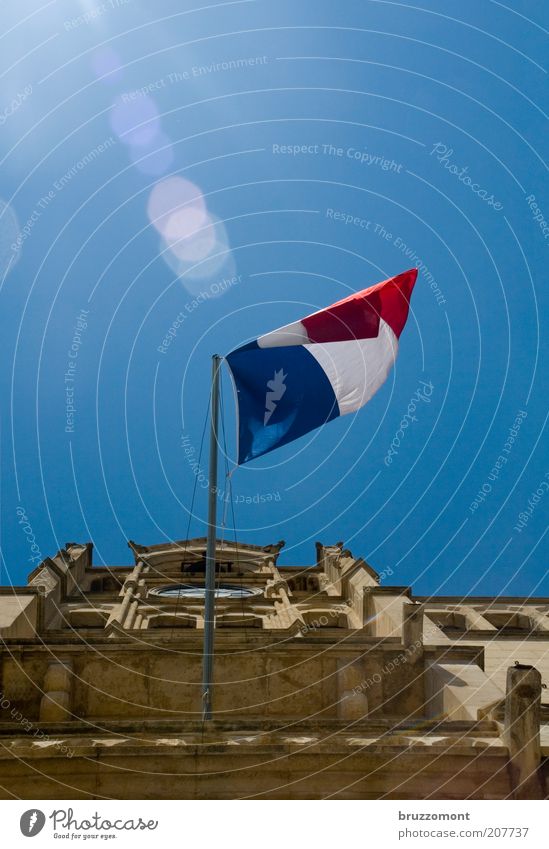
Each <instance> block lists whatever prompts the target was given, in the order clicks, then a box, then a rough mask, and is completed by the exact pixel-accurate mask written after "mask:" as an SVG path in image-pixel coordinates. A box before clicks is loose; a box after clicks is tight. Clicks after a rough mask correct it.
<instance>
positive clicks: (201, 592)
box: [151, 584, 261, 598]
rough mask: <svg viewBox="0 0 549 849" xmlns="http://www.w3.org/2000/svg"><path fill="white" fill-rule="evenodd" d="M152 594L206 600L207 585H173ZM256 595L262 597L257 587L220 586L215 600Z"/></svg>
mask: <svg viewBox="0 0 549 849" xmlns="http://www.w3.org/2000/svg"><path fill="white" fill-rule="evenodd" d="M151 592H152V593H154V595H160V596H163V597H165V598H204V597H205V595H206V586H205V584H171V585H170V586H169V587H159V588H158V589H155V590H151ZM254 595H261V590H260V589H257V588H256V587H238V586H234V585H231V584H218V586H216V588H215V598H249V597H250V596H254Z"/></svg>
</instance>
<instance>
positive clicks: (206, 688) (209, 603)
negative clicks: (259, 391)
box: [202, 354, 221, 719]
mask: <svg viewBox="0 0 549 849" xmlns="http://www.w3.org/2000/svg"><path fill="white" fill-rule="evenodd" d="M220 366H221V357H219V356H218V355H217V354H214V356H213V357H212V394H211V429H210V466H209V470H208V541H207V544H206V592H205V598H204V653H203V656H202V719H211V718H212V685H213V652H214V622H215V619H214V616H215V541H216V525H217V516H216V510H217V432H218V421H219V369H220Z"/></svg>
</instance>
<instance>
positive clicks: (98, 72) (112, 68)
mask: <svg viewBox="0 0 549 849" xmlns="http://www.w3.org/2000/svg"><path fill="white" fill-rule="evenodd" d="M91 67H92V71H93V72H94V74H95V76H96V77H97V78H98V79H100V80H101V82H102V83H105V84H106V85H113V84H114V83H117V82H118V81H119V80H120V79H121V78H122V60H121V58H120V56H119V55H118V53H117V52H116V50H113V49H112V47H103V48H102V49H101V50H98V51H97V52H96V53H94V54H93V56H92V58H91Z"/></svg>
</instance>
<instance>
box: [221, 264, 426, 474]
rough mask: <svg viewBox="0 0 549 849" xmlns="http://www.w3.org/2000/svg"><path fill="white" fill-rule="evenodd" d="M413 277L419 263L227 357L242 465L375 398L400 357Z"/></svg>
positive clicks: (415, 275)
mask: <svg viewBox="0 0 549 849" xmlns="http://www.w3.org/2000/svg"><path fill="white" fill-rule="evenodd" d="M416 278H417V269H416V268H413V269H410V271H405V272H404V273H403V274H399V275H398V276H397V277H391V278H390V279H389V280H384V281H383V282H382V283H378V284H377V285H376V286H370V288H369V289H364V290H363V291H362V292H357V293H356V294H354V295H351V296H350V297H348V298H344V299H343V300H342V301H338V302H337V303H335V304H333V305H332V306H331V307H326V309H323V310H319V311H318V312H315V313H313V314H312V315H308V316H307V317H306V318H302V319H301V321H294V322H293V323H292V324H287V325H286V326H285V327H280V328H279V329H278V330H273V331H272V332H271V333H267V334H266V335H265V336H260V337H259V338H258V339H256V340H255V341H254V342H250V343H249V344H248V345H243V346H242V347H241V348H237V349H236V350H235V351H232V353H230V354H229V355H228V356H227V358H226V359H227V363H228V365H229V368H230V370H231V373H232V376H233V380H234V384H235V387H236V394H237V410H238V463H239V464H242V463H247V462H248V461H249V460H253V459H254V458H255V457H260V456H261V455H262V454H266V453H267V452H268V451H272V450H273V449H274V448H278V447H279V446H280V445H285V444H286V443H287V442H291V441H292V440H294V439H298V438H299V437H300V436H303V434H305V433H308V432H309V431H310V430H314V429H315V428H317V427H320V425H323V424H324V423H325V422H329V421H331V420H332V419H335V418H337V416H344V415H346V414H347V413H353V412H354V411H355V410H358V409H359V408H360V407H362V406H363V405H364V404H366V402H367V401H369V400H370V398H371V397H372V395H373V394H374V393H375V392H377V390H378V389H379V387H380V386H381V385H382V384H383V383H384V381H385V379H386V377H387V375H388V373H389V371H390V369H391V366H392V365H393V363H394V361H395V358H396V355H397V352H398V340H399V336H400V334H401V332H402V329H403V327H404V325H405V324H406V319H407V318H408V308H409V303H410V296H411V294H412V289H413V288H414V283H415V282H416Z"/></svg>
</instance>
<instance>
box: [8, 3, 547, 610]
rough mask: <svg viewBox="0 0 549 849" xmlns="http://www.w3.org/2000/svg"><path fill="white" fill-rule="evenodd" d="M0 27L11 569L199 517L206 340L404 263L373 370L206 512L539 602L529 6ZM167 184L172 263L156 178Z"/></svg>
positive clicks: (537, 89)
mask: <svg viewBox="0 0 549 849" xmlns="http://www.w3.org/2000/svg"><path fill="white" fill-rule="evenodd" d="M1 28H2V30H1V32H0V44H1V48H2V49H1V53H0V55H1V57H2V58H1V69H0V73H1V74H2V78H3V79H2V82H3V89H2V99H3V100H2V102H0V124H1V128H0V129H1V135H0V145H1V152H0V157H1V161H2V169H1V186H0V198H1V201H2V202H1V203H0V280H1V283H2V288H1V291H0V310H1V311H0V323H1V334H2V335H1V338H2V342H3V353H4V355H3V357H2V362H1V365H0V380H1V392H2V420H1V424H2V480H1V486H2V490H1V497H2V524H1V545H2V555H3V561H2V566H3V571H2V583H9V582H12V583H14V584H17V583H25V580H26V574H27V573H28V572H29V571H30V569H31V568H32V567H33V565H34V563H33V561H32V558H33V557H34V558H35V559H37V558H38V559H39V557H40V556H47V555H51V554H53V553H54V552H55V551H57V549H58V548H59V547H60V546H62V545H63V544H64V543H65V542H66V541H73V540H74V541H88V540H92V541H93V542H94V545H95V552H96V553H95V560H96V562H97V563H108V564H123V563H127V562H129V561H130V552H129V550H128V548H127V545H126V541H127V539H128V538H131V539H134V540H136V541H137V542H140V543H143V544H152V543H155V542H164V541H167V540H170V539H181V538H184V537H185V536H186V534H187V529H188V528H189V526H190V535H191V536H198V535H203V534H204V533H205V524H204V520H205V516H206V495H205V489H204V488H203V487H202V486H201V483H200V482H199V483H198V485H197V487H196V492H195V497H194V507H193V514H192V515H191V516H190V517H189V510H190V507H191V503H193V489H194V484H195V475H194V472H193V464H194V463H196V462H198V460H199V454H200V445H201V437H202V433H203V427H204V417H205V413H206V407H207V399H208V391H209V379H210V368H211V365H210V357H211V355H212V354H213V353H220V354H225V353H227V352H228V351H230V350H231V349H232V348H234V347H236V346H238V345H239V344H242V343H243V342H244V341H245V340H247V339H249V338H253V337H255V336H257V335H260V334H261V333H264V332H266V331H268V330H270V329H273V328H275V327H277V326H279V325H282V324H286V323H288V322H290V321H293V320H295V319H298V318H300V317H301V316H303V315H305V314H307V313H309V312H312V311H313V310H315V309H317V308H320V307H322V306H326V305H328V304H330V303H332V302H333V301H335V300H338V299H340V298H342V297H345V296H346V295H347V294H349V293H351V292H352V291H356V290H359V289H362V288H364V287H366V286H368V285H371V284H374V283H376V282H378V281H380V280H382V279H384V278H386V277H389V276H391V275H394V274H397V273H399V272H401V271H404V270H405V269H407V268H409V267H410V266H412V265H419V266H420V273H419V275H418V282H417V285H416V289H415V293H414V296H413V301H412V312H411V315H410V318H409V321H408V324H407V327H406V329H405V331H404V333H403V335H402V337H401V348H400V354H399V358H398V360H397V364H396V368H395V369H394V371H393V373H392V374H391V376H390V379H389V380H388V381H387V383H386V384H385V386H384V387H383V388H382V390H381V391H380V392H379V393H378V394H377V395H376V397H375V398H374V399H373V400H372V402H370V403H369V404H368V405H367V406H366V407H365V408H364V409H363V410H361V411H360V412H359V413H358V414H357V415H356V416H347V417H343V418H341V419H339V420H336V421H334V422H332V423H330V424H329V425H327V426H326V427H325V428H323V429H321V430H320V431H318V432H316V433H314V434H313V435H312V436H311V437H305V438H303V439H301V440H299V441H298V442H295V443H293V444H292V445H289V446H286V447H284V448H282V449H280V450H279V451H277V452H276V453H273V454H271V455H267V456H266V457H264V458H260V459H259V460H256V461H254V462H252V463H250V464H248V465H247V466H245V467H243V468H241V469H238V470H237V471H236V472H235V473H234V475H233V476H232V503H231V504H230V505H229V508H228V510H227V514H228V515H227V529H226V534H227V536H232V535H233V528H232V525H233V515H232V514H233V509H234V519H235V523H236V526H237V536H238V539H240V540H242V541H248V542H254V543H259V544H267V543H269V542H276V541H278V540H279V539H282V538H283V539H285V540H286V544H287V545H286V549H285V552H284V554H283V555H282V561H281V562H282V563H286V564H307V563H311V562H313V559H314V543H315V541H316V540H320V541H322V542H324V543H333V542H336V541H338V540H344V541H345V543H346V545H347V546H348V547H349V548H350V549H351V550H352V551H353V553H355V554H356V555H362V556H363V557H364V558H365V559H366V560H368V561H369V562H370V563H371V564H372V565H373V566H374V567H375V568H377V570H378V571H379V572H381V573H383V574H384V581H385V583H394V584H398V585H406V584H412V585H413V587H414V589H415V591H416V592H418V593H422V594H428V593H443V594H465V593H473V594H478V595H481V594H490V595H492V594H500V593H501V594H507V595H508V594H519V595H528V594H530V593H532V594H543V593H545V594H549V580H548V575H547V560H546V555H545V552H546V545H545V538H544V534H545V529H546V525H547V511H548V508H549V493H547V488H548V487H547V483H546V482H547V481H548V480H549V478H548V477H547V474H548V473H549V461H548V460H547V452H546V450H545V428H546V417H547V390H546V387H545V386H544V383H543V375H544V374H546V371H547V341H546V340H547V335H548V333H547V331H548V328H547V282H546V273H545V270H546V257H547V251H548V248H549V230H548V229H547V225H546V224H545V230H544V222H545V221H547V220H549V195H548V193H547V184H548V183H547V172H546V165H545V160H546V158H547V126H546V116H545V114H544V109H546V107H547V103H546V98H544V96H543V95H544V92H545V91H546V90H547V73H546V69H545V68H544V67H543V66H544V63H545V62H546V57H547V29H548V28H549V15H548V13H547V10H544V8H543V6H542V4H534V3H531V2H529V3H528V2H514V3H513V4H512V9H511V4H509V6H506V5H505V4H503V3H499V2H493V0H483V2H482V3H480V4H479V3H475V2H464V3H461V4H459V6H456V4H454V3H450V2H449V0H443V2H434V0H425V2H424V3H423V4H422V5H421V7H420V6H415V5H413V4H411V3H406V2H403V3H393V2H389V0H387V2H381V1H379V0H378V1H376V2H374V0H360V2H351V0H349V2H344V3H338V4H334V3H332V2H327V0H325V1H324V2H322V0H320V2H319V0H315V2H309V0H303V2H301V3H295V2H286V0H282V2H277V3H276V4H275V3H271V2H268V0H249V1H248V0H246V2H232V3H216V4H209V5H208V4H206V3H204V4H203V6H202V7H200V6H199V4H198V3H196V2H194V0H193V2H190V0H183V2H181V0H178V2H177V3H176V2H159V3H155V4H154V5H151V4H145V3H143V2H137V0H127V2H125V3H124V2H122V0H112V2H111V0H108V1H107V2H104V3H102V2H100V0H98V2H95V0H82V2H80V3H74V2H73V3H70V4H69V3H62V2H53V3H43V2H38V0H32V2H30V3H28V4H25V11H24V13H23V11H22V7H21V5H20V4H18V3H15V2H13V0H10V2H8V3H6V11H5V12H3V16H2V24H1ZM174 178H175V182H174ZM189 181H190V183H191V184H192V185H191V187H190V191H191V195H192V191H196V192H197V194H196V198H195V200H196V204H195V207H196V209H195V211H196V210H198V211H197V213H196V214H197V216H198V217H200V215H202V216H206V219H205V220H206V221H207V228H206V230H205V231H204V233H205V236H204V238H205V240H206V244H204V243H203V242H199V243H198V244H197V243H196V242H194V241H193V239H195V235H192V237H189V240H190V241H189V245H188V246H187V247H188V250H187V247H185V246H186V244H187V243H186V242H184V250H183V252H182V255H181V253H180V254H179V255H178V256H176V254H175V253H174V250H173V249H174V243H173V241H172V242H170V238H172V237H171V236H170V234H169V233H167V232H166V231H164V230H162V227H159V226H158V221H156V225H157V226H155V224H154V223H153V222H152V220H151V219H152V218H154V217H155V216H154V215H152V214H151V203H152V201H151V198H152V197H155V198H156V199H157V200H158V199H159V198H160V202H161V203H162V201H163V198H164V199H165V197H166V194H165V193H168V195H169V192H170V191H171V189H174V190H175V191H183V192H184V191H188V190H189ZM158 187H160V188H158ZM174 187H175V188H174ZM193 187H194V188H193ZM155 192H156V194H155ZM163 193H164V194H163ZM191 200H192V198H191ZM193 203H194V201H193ZM198 206H199V207H200V209H198ZM195 207H193V204H191V208H193V209H194V208H195ZM185 209H186V210H187V211H188V209H189V206H188V205H187V206H186V207H185ZM335 212H338V213H343V215H340V216H336V217H334V213H335ZM176 223H177V226H179V227H181V228H182V233H183V235H185V234H188V233H189V232H191V233H194V231H192V230H191V231H189V229H188V228H189V226H190V224H189V220H188V217H187V218H185V216H183V218H182V219H178V222H176ZM185 228H187V230H185ZM160 231H162V232H160ZM172 235H173V234H172ZM203 235H204V234H203ZM180 237H181V233H180V234H179V236H178V238H180ZM190 242H192V244H191V243H190ZM177 244H179V242H177ZM186 250H187V252H186V253H185V251H186ZM197 257H198V259H197ZM166 339H167V340H168V344H165V341H164V340H166ZM71 351H72V354H71ZM223 384H224V386H223V395H224V411H225V424H226V437H227V444H228V450H229V453H234V448H235V445H234V442H235V440H234V427H235V422H234V409H233V407H234V402H233V398H232V390H231V386H230V383H229V380H228V377H227V375H225V378H224V381H223ZM425 385H427V386H428V387H429V390H428V393H425V394H424V395H423V397H424V398H425V400H421V399H420V400H417V401H416V411H415V417H416V419H417V421H414V422H411V423H410V425H409V426H408V427H407V428H406V429H404V430H401V432H400V436H399V437H397V434H398V432H399V428H400V422H401V420H402V418H403V416H404V415H405V413H406V411H407V410H408V408H409V405H410V403H411V402H412V399H414V397H415V398H416V399H418V397H419V396H418V395H417V393H418V390H421V388H422V387H425ZM67 390H68V392H67ZM429 393H430V394H429ZM427 395H428V397H427ZM71 406H72V409H69V407H71ZM67 428H68V429H67ZM510 436H511V437H512V438H511V439H510V438H509V437H510ZM395 437H396V438H397V442H398V445H397V442H395V441H394V440H395ZM391 445H393V452H395V451H396V453H393V455H392V462H391V463H390V464H387V463H386V462H385V458H386V457H387V453H388V451H389V449H390V447H391ZM395 446H396V448H395ZM200 466H201V468H202V469H203V470H204V471H206V469H207V450H206V447H205V449H204V450H203V453H202V458H201V460H200ZM194 468H196V466H194ZM220 486H222V487H223V486H224V484H223V483H222V482H220ZM536 493H537V494H536ZM222 507H223V505H222V504H221V508H222ZM221 512H222V509H221ZM29 528H30V530H29ZM33 546H34V547H33ZM391 572H392V574H391Z"/></svg>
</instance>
